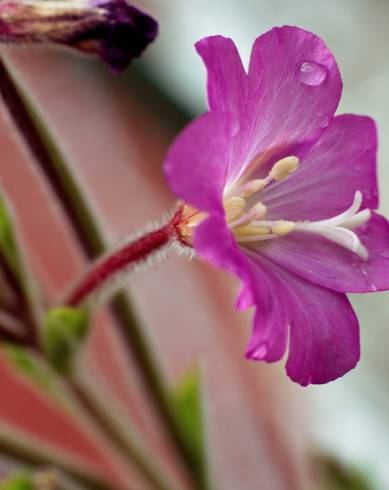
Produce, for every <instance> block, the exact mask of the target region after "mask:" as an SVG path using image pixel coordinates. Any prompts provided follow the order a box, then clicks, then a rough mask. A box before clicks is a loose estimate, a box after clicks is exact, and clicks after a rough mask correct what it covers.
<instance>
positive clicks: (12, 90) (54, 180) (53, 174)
mask: <svg viewBox="0 0 389 490" xmlns="http://www.w3.org/2000/svg"><path fill="white" fill-rule="evenodd" d="M0 92H1V95H2V97H3V101H4V103H5V105H6V107H7V108H8V111H9V113H10V114H11V116H12V117H13V120H14V123H15V126H16V127H17V128H18V130H19V132H20V135H21V137H22V138H23V140H24V143H25V145H26V146H27V148H29V150H30V152H31V154H32V156H33V157H34V161H35V163H36V164H37V165H38V167H39V169H40V170H41V171H42V172H43V173H44V174H45V176H46V178H47V179H48V181H49V182H50V184H51V185H52V187H53V190H54V191H55V192H56V194H57V196H58V197H59V199H60V201H61V203H62V205H63V208H64V210H65V212H66V214H67V216H68V219H69V221H70V223H71V224H72V225H73V227H74V229H75V231H76V233H77V236H78V239H79V242H80V244H81V245H82V247H83V250H84V252H85V254H86V255H87V257H88V258H89V259H95V258H97V257H98V256H99V255H101V254H102V253H104V252H105V251H106V250H107V246H106V243H105V240H104V238H103V234H102V233H101V231H100V229H99V225H98V221H97V219H96V218H95V216H94V214H93V212H92V210H91V209H90V208H89V206H88V204H87V203H86V201H85V199H84V197H83V195H82V191H81V189H80V187H79V185H78V183H77V180H76V178H75V177H74V175H73V174H72V172H71V167H70V166H69V165H68V164H67V163H66V161H65V159H64V157H63V155H62V153H61V151H60V149H59V148H58V147H57V145H56V143H55V141H54V139H53V137H52V135H51V133H50V131H49V129H48V128H47V126H46V125H45V123H44V121H43V120H42V118H41V117H40V115H39V114H38V113H37V111H36V109H35V108H34V107H33V104H32V102H31V101H30V100H29V99H28V97H27V95H26V94H25V93H23V91H22V89H21V87H19V86H18V85H17V83H16V82H15V81H14V79H13V77H12V76H11V75H10V74H9V72H8V69H7V67H6V66H5V64H4V63H3V62H2V61H1V60H0ZM110 306H111V309H112V312H113V315H114V317H115V319H116V321H117V323H116V324H117V325H118V327H119V331H120V334H121V336H122V339H123V341H124V346H125V348H126V349H127V350H128V352H129V354H130V355H131V356H132V357H133V358H134V361H135V363H136V365H137V367H138V373H139V375H140V377H141V379H142V381H143V384H144V387H145V389H146V392H147V394H148V396H149V399H150V401H151V402H152V404H153V408H154V411H155V413H156V414H157V415H158V416H159V418H160V420H161V422H162V424H163V427H164V428H165V431H166V434H167V436H168V437H169V438H170V440H171V441H172V443H173V446H174V447H175V449H176V452H177V455H178V456H179V458H180V459H181V461H182V463H183V466H184V468H185V469H186V471H187V474H188V477H189V480H191V481H192V483H193V486H194V488H196V490H206V489H207V488H208V485H207V481H206V477H205V475H202V474H199V473H198V471H197V468H196V461H194V460H193V458H192V455H191V452H190V449H189V445H188V442H187V441H186V440H185V435H184V434H183V432H182V430H181V428H180V426H179V423H178V421H177V418H176V415H175V413H174V410H173V408H172V401H171V397H170V393H169V389H168V386H167V383H166V381H165V379H164V376H163V375H162V369H161V366H160V365H159V362H158V361H157V359H156V356H155V353H154V351H153V349H152V348H151V347H150V345H149V342H148V339H147V337H146V335H145V333H144V330H143V329H142V327H141V325H140V323H139V320H138V318H137V317H136V314H135V312H134V310H133V308H132V306H131V303H130V301H129V298H128V295H126V294H125V293H124V292H119V293H117V294H115V295H114V297H113V299H112V300H111V303H110Z"/></svg>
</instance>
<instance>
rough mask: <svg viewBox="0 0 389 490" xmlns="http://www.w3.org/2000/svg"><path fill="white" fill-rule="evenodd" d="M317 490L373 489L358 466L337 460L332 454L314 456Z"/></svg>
mask: <svg viewBox="0 0 389 490" xmlns="http://www.w3.org/2000/svg"><path fill="white" fill-rule="evenodd" d="M315 465H316V468H317V470H318V474H319V485H318V490H374V487H373V486H372V484H371V482H370V481H369V478H368V476H367V475H366V474H365V473H364V472H363V471H362V470H361V469H359V468H355V467H354V466H348V465H344V464H342V463H340V462H339V461H337V460H336V459H335V458H334V457H333V456H328V455H320V456H318V457H316V460H315Z"/></svg>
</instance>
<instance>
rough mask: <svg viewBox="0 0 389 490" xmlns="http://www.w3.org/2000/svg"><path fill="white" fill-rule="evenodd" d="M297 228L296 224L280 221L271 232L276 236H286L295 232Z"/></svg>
mask: <svg viewBox="0 0 389 490" xmlns="http://www.w3.org/2000/svg"><path fill="white" fill-rule="evenodd" d="M295 227H296V223H294V222H293V221H285V220H279V221H275V222H274V225H272V227H271V231H272V232H273V233H274V234H275V235H286V234H287V233H290V232H291V231H293V230H294V229H295Z"/></svg>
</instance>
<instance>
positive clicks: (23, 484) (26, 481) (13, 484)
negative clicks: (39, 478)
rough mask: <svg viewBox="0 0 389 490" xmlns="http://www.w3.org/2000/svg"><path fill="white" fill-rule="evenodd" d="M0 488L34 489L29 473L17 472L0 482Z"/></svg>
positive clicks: (2, 489) (10, 489)
mask: <svg viewBox="0 0 389 490" xmlns="http://www.w3.org/2000/svg"><path fill="white" fill-rule="evenodd" d="M0 490H36V487H35V485H34V482H33V478H32V476H31V475H29V474H27V473H19V474H17V475H13V476H10V477H9V478H7V479H6V480H3V481H2V482H0Z"/></svg>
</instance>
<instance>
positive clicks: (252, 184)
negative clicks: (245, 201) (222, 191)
mask: <svg viewBox="0 0 389 490" xmlns="http://www.w3.org/2000/svg"><path fill="white" fill-rule="evenodd" d="M267 184H268V181H267V180H266V179H254V180H250V181H249V182H247V183H246V184H244V185H241V186H239V187H237V188H236V189H231V190H230V191H229V192H228V193H227V194H226V196H227V197H228V196H229V195H234V196H242V197H244V198H248V197H251V196H252V195H253V194H255V193H256V192H258V191H261V190H262V189H264V188H265V187H266V186H267Z"/></svg>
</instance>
